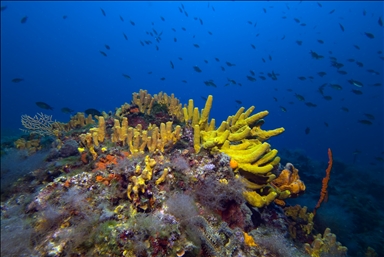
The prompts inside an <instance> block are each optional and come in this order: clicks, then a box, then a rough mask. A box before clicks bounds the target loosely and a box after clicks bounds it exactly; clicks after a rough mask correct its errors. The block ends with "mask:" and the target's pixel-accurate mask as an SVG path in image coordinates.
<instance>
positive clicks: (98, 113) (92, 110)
mask: <svg viewBox="0 0 384 257" xmlns="http://www.w3.org/2000/svg"><path fill="white" fill-rule="evenodd" d="M84 113H85V114H87V115H89V114H91V115H92V116H101V112H99V111H98V110H96V109H93V108H89V109H86V110H85V111H84Z"/></svg>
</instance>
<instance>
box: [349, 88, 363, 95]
mask: <svg viewBox="0 0 384 257" xmlns="http://www.w3.org/2000/svg"><path fill="white" fill-rule="evenodd" d="M351 91H352V93H354V94H356V95H362V94H363V92H362V91H360V90H358V89H352V90H351Z"/></svg>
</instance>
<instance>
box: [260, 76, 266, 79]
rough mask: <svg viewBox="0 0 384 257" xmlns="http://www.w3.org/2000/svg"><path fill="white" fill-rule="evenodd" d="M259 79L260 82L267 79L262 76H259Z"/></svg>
mask: <svg viewBox="0 0 384 257" xmlns="http://www.w3.org/2000/svg"><path fill="white" fill-rule="evenodd" d="M259 78H261V80H266V79H267V78H266V77H264V76H259Z"/></svg>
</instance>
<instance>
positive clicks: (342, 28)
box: [339, 23, 344, 31]
mask: <svg viewBox="0 0 384 257" xmlns="http://www.w3.org/2000/svg"><path fill="white" fill-rule="evenodd" d="M339 26H340V29H341V31H344V26H343V25H342V24H341V23H339Z"/></svg>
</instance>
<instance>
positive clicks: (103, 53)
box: [99, 51, 107, 57]
mask: <svg viewBox="0 0 384 257" xmlns="http://www.w3.org/2000/svg"><path fill="white" fill-rule="evenodd" d="M99 52H100V53H101V54H102V55H104V56H105V57H107V54H106V53H105V52H103V51H99Z"/></svg>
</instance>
